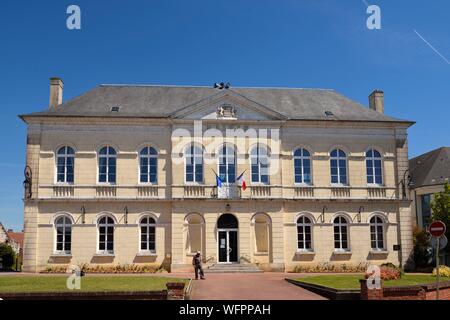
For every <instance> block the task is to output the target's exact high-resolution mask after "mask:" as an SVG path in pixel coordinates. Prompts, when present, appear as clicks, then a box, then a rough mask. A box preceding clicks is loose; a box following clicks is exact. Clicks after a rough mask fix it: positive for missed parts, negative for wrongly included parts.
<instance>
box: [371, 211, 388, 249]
mask: <svg viewBox="0 0 450 320" xmlns="http://www.w3.org/2000/svg"><path fill="white" fill-rule="evenodd" d="M370 247H371V248H372V250H384V249H385V246H384V222H383V219H382V218H381V217H378V216H375V217H372V218H371V219H370Z"/></svg>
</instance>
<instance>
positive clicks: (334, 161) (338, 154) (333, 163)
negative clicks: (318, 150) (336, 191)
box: [330, 149, 348, 184]
mask: <svg viewBox="0 0 450 320" xmlns="http://www.w3.org/2000/svg"><path fill="white" fill-rule="evenodd" d="M330 156H331V158H330V167H331V183H332V184H347V180H348V179H347V155H346V154H345V152H344V151H342V150H341V149H335V150H333V151H331V154H330Z"/></svg>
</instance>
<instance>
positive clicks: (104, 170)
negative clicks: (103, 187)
mask: <svg viewBox="0 0 450 320" xmlns="http://www.w3.org/2000/svg"><path fill="white" fill-rule="evenodd" d="M116 158H117V153H116V150H114V148H113V147H103V148H102V149H100V152H99V154H98V182H105V183H116Z"/></svg>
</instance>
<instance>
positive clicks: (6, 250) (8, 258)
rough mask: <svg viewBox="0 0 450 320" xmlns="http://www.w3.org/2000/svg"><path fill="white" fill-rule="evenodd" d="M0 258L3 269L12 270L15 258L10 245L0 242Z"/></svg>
mask: <svg viewBox="0 0 450 320" xmlns="http://www.w3.org/2000/svg"><path fill="white" fill-rule="evenodd" d="M0 258H2V267H3V270H12V267H13V265H14V262H15V260H16V253H15V252H14V250H13V248H12V247H11V246H10V245H8V244H6V243H0Z"/></svg>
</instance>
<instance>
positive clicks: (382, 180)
mask: <svg viewBox="0 0 450 320" xmlns="http://www.w3.org/2000/svg"><path fill="white" fill-rule="evenodd" d="M369 151H372V156H371V157H368V156H367V153H368V152H369ZM375 152H378V153H379V155H380V156H379V157H376V156H375V155H374V154H375ZM375 160H380V170H381V183H376V182H375V176H376V175H375ZM367 161H370V162H372V173H371V174H372V176H373V182H372V183H369V182H367V185H369V186H383V183H384V176H383V174H384V170H383V157H382V155H381V152H379V151H378V150H377V149H374V148H370V149H368V150H367V151H366V181H367V179H368V178H369V176H368V175H367V169H368V168H367Z"/></svg>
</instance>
